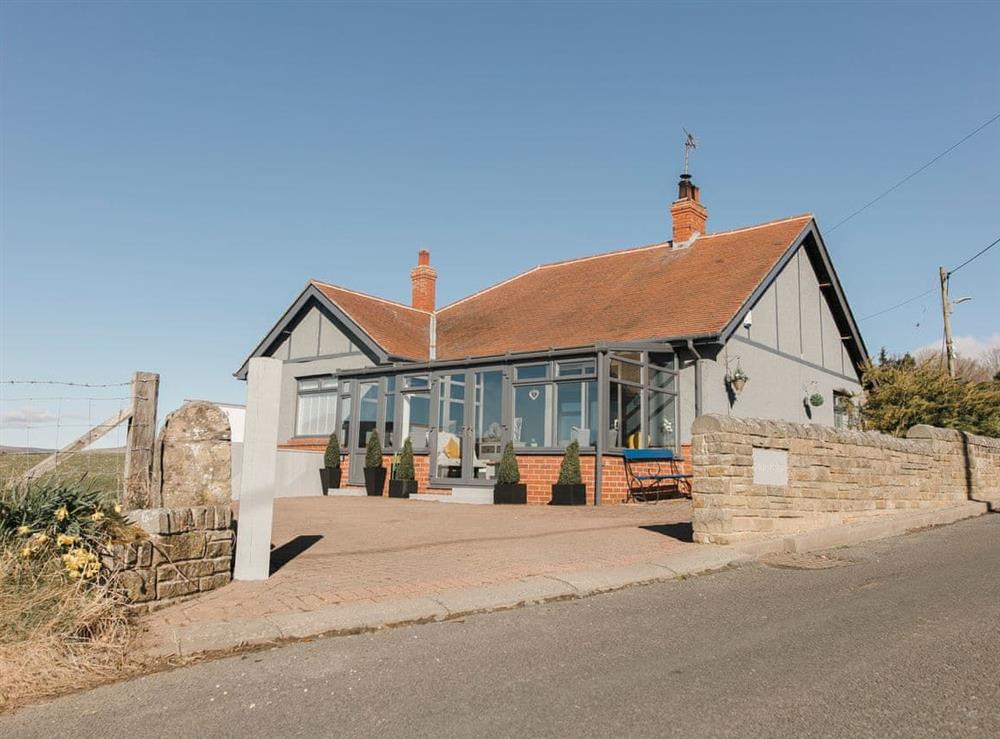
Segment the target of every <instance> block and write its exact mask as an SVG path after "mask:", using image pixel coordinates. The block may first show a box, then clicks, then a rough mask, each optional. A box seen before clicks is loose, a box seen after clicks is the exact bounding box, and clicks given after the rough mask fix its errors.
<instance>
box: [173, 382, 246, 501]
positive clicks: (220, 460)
mask: <svg viewBox="0 0 1000 739" xmlns="http://www.w3.org/2000/svg"><path fill="white" fill-rule="evenodd" d="M230 434H231V432H230V428H229V419H228V418H227V416H226V414H225V413H223V412H222V410H221V409H220V408H219V407H218V406H217V405H214V404H213V403H209V402H206V401H203V400H195V401H190V402H188V403H185V404H184V405H182V406H181V407H180V408H178V409H177V410H176V411H174V412H173V413H171V414H170V415H168V416H167V418H166V420H165V421H164V422H163V429H162V430H161V431H160V436H159V439H158V441H157V451H158V453H159V454H158V456H159V465H158V470H157V471H158V472H159V478H160V505H161V506H164V507H168V508H170V507H177V506H203V505H216V504H224V505H228V504H229V501H230V498H231V495H232V452H231V450H230V438H231V436H230Z"/></svg>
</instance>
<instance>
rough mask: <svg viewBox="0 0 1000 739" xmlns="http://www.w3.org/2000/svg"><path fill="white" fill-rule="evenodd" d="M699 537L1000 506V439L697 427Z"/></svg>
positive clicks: (743, 423) (916, 430) (782, 426)
mask: <svg viewBox="0 0 1000 739" xmlns="http://www.w3.org/2000/svg"><path fill="white" fill-rule="evenodd" d="M692 432H693V439H692V463H693V474H694V478H693V481H692V502H693V506H694V513H693V519H692V521H693V528H694V538H695V541H698V542H702V543H719V544H726V543H731V542H734V541H740V540H744V539H748V538H755V537H760V536H766V535H777V534H786V533H795V532H802V531H808V530H810V529H814V528H820V527H823V526H832V525H837V524H842V523H852V522H856V521H864V520H871V519H872V518H874V517H877V516H880V515H885V514H891V513H893V512H896V511H903V510H913V509H921V508H933V507H942V506H947V505H954V504H956V503H960V502H963V501H967V500H980V501H984V502H988V503H992V504H993V505H994V506H998V505H1000V439H993V438H989V437H984V436H975V435H972V434H964V433H961V432H959V431H955V430H954V429H938V428H933V427H930V426H915V427H913V428H912V429H910V432H909V434H908V436H907V438H905V439H900V438H897V437H894V436H887V435H885V434H881V433H877V432H862V431H849V430H844V429H834V428H830V427H826V426H818V425H812V424H797V423H786V422H782V421H766V420H760V419H737V418H731V417H728V416H702V417H700V418H697V419H696V420H695V422H694V425H693V427H692Z"/></svg>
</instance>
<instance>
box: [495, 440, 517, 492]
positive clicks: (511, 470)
mask: <svg viewBox="0 0 1000 739" xmlns="http://www.w3.org/2000/svg"><path fill="white" fill-rule="evenodd" d="M520 481H521V470H520V469H518V466H517V457H516V456H515V455H514V444H513V442H510V441H508V442H507V446H505V447H504V448H503V456H501V457H500V463H499V464H498V465H497V485H517V483H519V482H520Z"/></svg>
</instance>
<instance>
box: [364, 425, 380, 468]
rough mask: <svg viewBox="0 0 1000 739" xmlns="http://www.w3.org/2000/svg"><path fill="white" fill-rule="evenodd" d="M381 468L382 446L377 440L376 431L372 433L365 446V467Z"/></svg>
mask: <svg viewBox="0 0 1000 739" xmlns="http://www.w3.org/2000/svg"><path fill="white" fill-rule="evenodd" d="M381 466H382V444H381V443H380V442H379V440H378V431H372V433H371V436H369V437H368V444H367V445H366V446H365V467H366V468H368V469H375V468H377V467H381Z"/></svg>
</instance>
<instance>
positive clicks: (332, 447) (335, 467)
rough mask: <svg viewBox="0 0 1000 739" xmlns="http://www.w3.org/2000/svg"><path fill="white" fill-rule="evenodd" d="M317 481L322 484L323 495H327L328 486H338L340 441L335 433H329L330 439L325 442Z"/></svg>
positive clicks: (334, 487) (335, 487)
mask: <svg viewBox="0 0 1000 739" xmlns="http://www.w3.org/2000/svg"><path fill="white" fill-rule="evenodd" d="M319 481H320V483H321V484H322V485H323V495H327V494H328V493H329V492H330V488H333V489H337V488H339V487H340V441H338V439H337V434H336V433H332V434H330V440H329V441H328V442H326V451H325V452H324V453H323V466H322V467H320V469H319Z"/></svg>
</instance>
